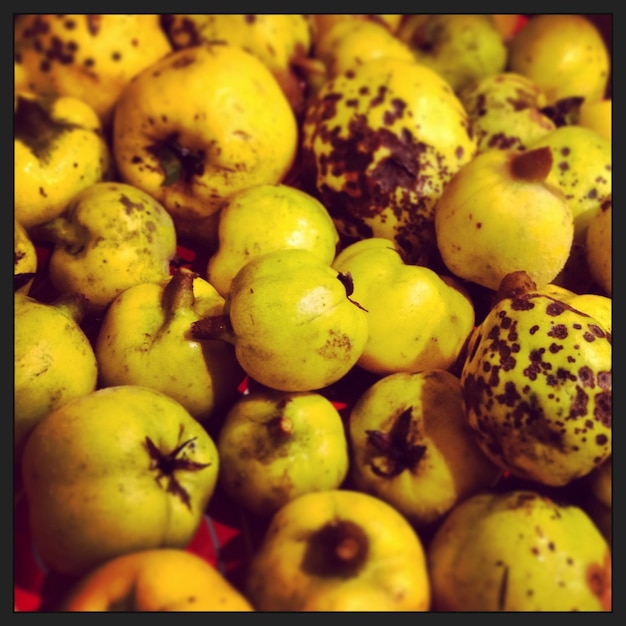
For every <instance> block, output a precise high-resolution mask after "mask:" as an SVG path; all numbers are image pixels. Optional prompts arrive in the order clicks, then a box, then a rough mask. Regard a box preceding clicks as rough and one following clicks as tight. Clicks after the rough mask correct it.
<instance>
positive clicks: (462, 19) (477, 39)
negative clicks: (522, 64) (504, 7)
mask: <svg viewBox="0 0 626 626" xmlns="http://www.w3.org/2000/svg"><path fill="white" fill-rule="evenodd" d="M398 39H400V41H403V42H405V43H406V44H407V45H408V46H409V47H410V48H411V50H412V51H413V54H414V55H415V58H416V60H417V61H418V63H420V64H423V65H426V66H427V67H430V68H431V69H433V70H434V71H436V72H437V73H438V74H439V75H440V76H442V77H443V78H444V79H445V80H446V81H447V82H448V83H449V84H450V86H451V87H452V89H453V90H454V91H455V92H458V91H460V90H461V89H463V87H465V86H466V85H467V84H468V83H470V82H472V81H473V80H476V79H479V78H483V77H484V76H490V75H491V74H497V73H498V72H502V71H504V69H505V66H506V63H507V47H506V45H505V43H504V38H503V36H502V34H501V33H500V30H499V29H498V27H497V26H496V23H495V21H494V20H493V18H492V17H491V16H490V15H485V14H481V13H476V14H466V15H461V14H434V15H427V14H416V15H407V16H406V17H405V18H404V20H403V22H402V24H401V25H400V28H399V29H398Z"/></svg>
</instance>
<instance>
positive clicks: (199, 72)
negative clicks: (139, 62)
mask: <svg viewBox="0 0 626 626" xmlns="http://www.w3.org/2000/svg"><path fill="white" fill-rule="evenodd" d="M209 77H210V78H209ZM181 90H182V91H183V92H184V94H185V97H184V98H181ZM297 143H298V128H297V124H296V118H295V115H294V112H293V110H292V109H291V106H290V104H289V102H288V101H287V98H286V97H285V95H284V93H283V92H282V90H281V88H280V86H279V85H278V83H277V81H276V79H275V78H274V76H273V74H272V73H271V71H270V70H269V69H268V68H267V66H266V65H265V64H264V63H263V62H262V61H261V60H259V59H258V58H257V57H255V56H254V55H252V54H250V53H249V52H246V51H245V50H243V49H241V48H239V47H237V46H233V45H226V44H214V45H208V44H203V45H198V46H194V47H192V48H183V49H181V50H178V51H176V52H173V53H172V54H170V55H168V56H167V57H165V58H163V59H161V60H160V61H157V62H156V63H154V64H153V65H151V66H150V67H149V68H147V69H146V70H144V71H143V72H141V73H140V74H139V75H138V76H137V77H136V78H135V80H133V81H132V83H130V84H129V85H128V86H127V88H126V89H125V90H124V92H123V93H122V95H121V96H120V99H119V101H118V104H117V106H116V108H115V117H114V122H113V154H114V157H115V162H116V164H117V167H118V169H119V173H120V176H121V178H122V180H123V181H124V182H126V183H129V184H132V185H135V186H136V187H138V188H140V189H142V190H144V191H145V192H146V193H148V194H150V195H151V196H153V197H154V198H155V199H157V200H158V201H159V202H160V203H162V204H163V206H164V207H165V208H166V209H167V210H168V211H169V212H170V214H171V215H172V216H173V217H174V219H175V221H178V220H182V221H184V222H194V221H199V222H200V223H201V222H202V220H203V219H206V218H209V217H210V216H211V215H212V214H213V213H215V212H217V211H218V210H219V209H220V208H221V207H222V205H223V204H224V202H225V201H226V200H227V199H228V198H229V197H230V196H231V194H233V193H234V192H236V191H239V190H241V189H245V188H247V187H252V186H253V185H257V184H262V183H277V182H281V181H282V179H283V178H284V177H285V175H286V174H287V172H288V171H289V169H290V167H291V165H292V163H293V161H294V159H295V155H296V150H297Z"/></svg>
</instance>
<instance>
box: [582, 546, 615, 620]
mask: <svg viewBox="0 0 626 626" xmlns="http://www.w3.org/2000/svg"><path fill="white" fill-rule="evenodd" d="M611 570H612V567H611V553H610V552H609V551H608V550H607V552H606V554H605V556H604V562H603V563H602V564H601V565H600V564H599V563H591V564H590V565H589V566H587V570H586V582H587V585H588V586H589V589H590V590H591V593H593V594H594V595H595V596H597V597H598V599H599V600H600V604H601V606H602V608H603V609H604V610H605V611H610V610H611V608H612V597H611V573H612V572H611Z"/></svg>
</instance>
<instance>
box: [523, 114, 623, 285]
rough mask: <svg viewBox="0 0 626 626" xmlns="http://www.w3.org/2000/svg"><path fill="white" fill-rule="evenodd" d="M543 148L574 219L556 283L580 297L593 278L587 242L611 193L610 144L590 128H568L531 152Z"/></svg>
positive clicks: (542, 140) (538, 143) (546, 137)
mask: <svg viewBox="0 0 626 626" xmlns="http://www.w3.org/2000/svg"><path fill="white" fill-rule="evenodd" d="M544 147H547V148H549V149H550V150H551V151H552V172H553V174H554V175H555V177H556V179H557V181H558V183H559V186H560V188H561V190H562V191H563V193H564V194H565V199H566V200H567V203H568V204H569V206H570V208H571V209H572V215H573V217H574V240H573V242H572V248H571V250H570V253H569V257H568V259H567V262H566V263H565V266H564V267H563V269H562V270H561V272H560V273H559V275H558V276H557V277H555V282H558V283H560V284H563V285H565V286H566V287H569V288H570V289H572V290H573V291H576V292H577V293H582V292H584V291H589V290H590V289H591V285H592V283H593V277H592V275H591V273H590V270H589V266H588V265H587V259H586V256H585V239H586V236H587V228H588V226H589V222H590V220H591V218H592V216H593V215H594V214H595V213H596V211H597V210H598V209H599V207H600V204H601V202H602V199H603V198H605V197H606V196H607V195H608V194H610V193H611V188H612V182H613V178H612V151H611V142H610V141H608V140H607V139H605V138H604V137H602V136H601V135H599V134H598V133H597V132H595V131H594V130H590V129H589V128H583V127H582V126H573V125H566V126H561V127H559V128H557V129H556V130H554V131H552V132H550V133H548V134H547V135H544V136H543V137H541V138H540V139H538V140H537V141H535V142H534V143H533V144H532V145H531V146H530V149H531V150H532V149H537V148H544ZM522 269H523V268H522Z"/></svg>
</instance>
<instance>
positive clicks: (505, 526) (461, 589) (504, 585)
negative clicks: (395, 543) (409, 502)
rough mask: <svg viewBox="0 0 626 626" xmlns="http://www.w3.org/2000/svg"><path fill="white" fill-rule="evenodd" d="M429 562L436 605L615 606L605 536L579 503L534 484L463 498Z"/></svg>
mask: <svg viewBox="0 0 626 626" xmlns="http://www.w3.org/2000/svg"><path fill="white" fill-rule="evenodd" d="M583 538H584V539H583ZM428 564H429V572H430V578H431V582H432V589H433V605H434V608H435V610H436V611H478V612H481V611H610V610H611V552H610V548H609V546H608V544H607V542H606V540H605V539H604V538H603V537H602V535H601V534H600V532H599V531H598V529H597V528H596V527H595V526H594V524H593V522H592V521H591V520H590V519H589V517H588V516H587V514H586V513H585V512H584V511H583V510H582V509H580V508H579V507H577V506H572V505H567V504H558V503H556V502H555V501H553V500H551V499H549V498H548V497H546V496H542V495H540V494H538V493H535V492H533V491H530V490H514V491H510V492H506V493H484V494H477V495H474V496H471V497H470V498H468V499H467V500H465V501H463V502H462V503H460V504H459V505H458V506H457V507H455V509H453V510H452V512H451V513H450V515H449V516H448V517H447V518H446V519H445V520H444V522H443V524H442V525H441V526H440V527H439V529H438V530H437V532H436V534H435V536H434V537H433V540H432V541H431V543H430V545H429V548H428Z"/></svg>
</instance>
